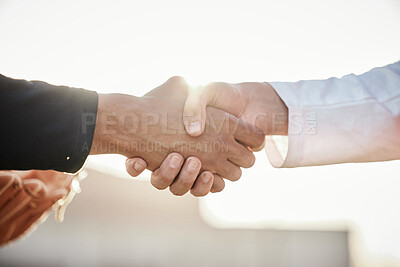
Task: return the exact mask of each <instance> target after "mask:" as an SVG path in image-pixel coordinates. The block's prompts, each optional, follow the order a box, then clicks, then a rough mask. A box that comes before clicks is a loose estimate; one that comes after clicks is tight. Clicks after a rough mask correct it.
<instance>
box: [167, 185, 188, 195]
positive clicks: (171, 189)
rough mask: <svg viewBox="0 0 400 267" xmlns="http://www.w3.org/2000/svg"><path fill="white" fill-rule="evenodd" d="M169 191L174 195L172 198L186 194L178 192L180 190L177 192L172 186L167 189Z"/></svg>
mask: <svg viewBox="0 0 400 267" xmlns="http://www.w3.org/2000/svg"><path fill="white" fill-rule="evenodd" d="M169 191H171V193H172V194H173V195H174V196H177V197H181V196H183V195H184V194H185V193H186V192H184V191H180V190H177V189H176V188H175V187H173V186H171V187H170V188H169Z"/></svg>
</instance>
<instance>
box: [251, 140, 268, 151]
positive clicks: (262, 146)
mask: <svg viewBox="0 0 400 267" xmlns="http://www.w3.org/2000/svg"><path fill="white" fill-rule="evenodd" d="M264 147H265V137H264V142H263V144H262V145H261V146H259V147H256V148H252V149H251V150H252V151H254V152H258V151H261V150H263V149H264Z"/></svg>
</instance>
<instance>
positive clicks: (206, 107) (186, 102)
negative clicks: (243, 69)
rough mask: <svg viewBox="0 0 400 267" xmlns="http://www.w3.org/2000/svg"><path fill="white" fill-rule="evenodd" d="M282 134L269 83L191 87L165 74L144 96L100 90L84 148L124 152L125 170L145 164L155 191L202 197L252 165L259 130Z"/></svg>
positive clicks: (284, 113)
mask: <svg viewBox="0 0 400 267" xmlns="http://www.w3.org/2000/svg"><path fill="white" fill-rule="evenodd" d="M88 116H89V115H88ZM90 123H94V120H93V119H92V120H90V119H88V118H85V116H84V118H83V126H84V125H85V124H86V125H89V124H90ZM83 130H84V129H83ZM287 132H288V110H287V107H286V105H285V104H284V103H283V101H282V100H281V99H280V97H279V96H278V95H277V94H276V92H275V90H274V89H273V88H272V87H271V86H270V85H269V84H268V83H241V84H227V83H211V84H209V85H207V86H205V87H201V88H190V87H189V86H188V84H187V83H186V81H185V80H184V79H183V78H181V77H172V78H170V79H169V80H168V81H167V82H165V83H164V84H162V85H161V86H159V87H157V88H155V89H153V90H152V91H150V92H149V93H147V94H146V95H144V96H143V97H135V96H131V95H123V94H107V95H99V104H98V112H97V122H96V128H95V133H94V138H93V142H92V146H91V150H90V154H110V153H115V154H121V155H124V156H126V157H128V159H127V160H126V169H127V172H128V173H129V174H130V175H131V176H134V177H135V176H137V175H139V174H140V173H141V172H143V171H144V170H145V169H146V168H147V169H149V170H150V171H152V175H151V183H152V185H153V186H154V187H156V188H157V189H160V190H162V189H166V188H167V187H169V188H170V191H171V192H172V193H173V194H174V195H178V196H181V195H184V194H185V193H187V192H188V191H189V190H190V192H191V193H192V194H193V195H194V196H205V195H207V194H208V193H209V192H219V191H221V190H223V188H224V186H225V182H224V179H228V180H231V181H236V180H238V179H239V178H240V176H241V174H242V172H241V169H240V167H243V168H249V167H251V166H253V164H254V162H255V157H254V155H253V152H254V151H258V150H261V149H262V148H263V145H264V141H265V135H287Z"/></svg>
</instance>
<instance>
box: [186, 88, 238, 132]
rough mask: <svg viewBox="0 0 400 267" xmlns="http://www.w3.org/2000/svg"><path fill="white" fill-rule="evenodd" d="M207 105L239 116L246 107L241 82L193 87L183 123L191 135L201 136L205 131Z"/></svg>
mask: <svg viewBox="0 0 400 267" xmlns="http://www.w3.org/2000/svg"><path fill="white" fill-rule="evenodd" d="M207 106H212V107H215V108H218V109H221V110H224V111H226V112H228V113H230V114H232V115H234V116H236V117H239V116H240V115H241V114H242V112H243V110H244V109H245V107H246V100H245V98H244V97H243V95H242V93H241V87H240V84H229V83H222V82H216V83H210V84H208V85H207V86H205V87H202V88H197V89H191V90H190V91H189V95H188V97H187V99H186V103H185V107H184V111H183V123H184V125H185V128H186V131H187V133H188V134H189V135H191V136H199V135H200V134H201V133H202V132H203V131H204V127H205V121H206V107H207Z"/></svg>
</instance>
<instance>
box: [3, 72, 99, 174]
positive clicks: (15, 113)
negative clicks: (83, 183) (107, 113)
mask: <svg viewBox="0 0 400 267" xmlns="http://www.w3.org/2000/svg"><path fill="white" fill-rule="evenodd" d="M97 103H98V95H97V93H96V92H93V91H87V90H83V89H76V88H70V87H66V86H54V85H50V84H47V83H45V82H40V81H25V80H15V79H11V78H7V77H5V76H2V75H0V170H29V169H39V170H48V169H51V170H56V171H63V172H70V173H74V172H77V171H78V170H79V169H80V168H81V167H82V166H83V164H84V162H85V160H86V158H87V156H88V155H89V152H90V148H91V145H92V140H93V135H94V129H95V124H96V114H97Z"/></svg>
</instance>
